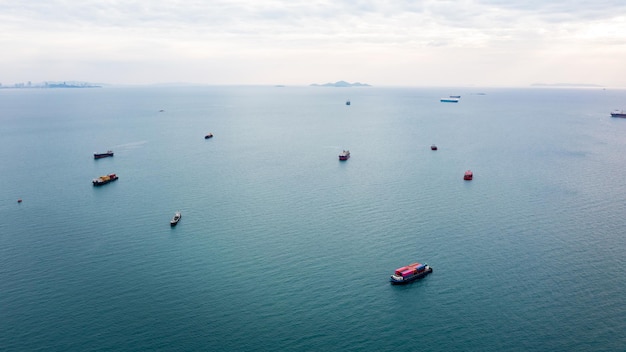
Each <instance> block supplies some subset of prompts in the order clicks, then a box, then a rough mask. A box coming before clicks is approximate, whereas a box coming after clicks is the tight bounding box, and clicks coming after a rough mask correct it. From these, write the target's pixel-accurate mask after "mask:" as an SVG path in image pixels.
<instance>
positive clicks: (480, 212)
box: [0, 87, 626, 351]
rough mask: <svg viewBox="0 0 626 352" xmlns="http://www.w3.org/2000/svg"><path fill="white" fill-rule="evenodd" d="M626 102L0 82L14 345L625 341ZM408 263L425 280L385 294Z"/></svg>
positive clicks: (546, 346)
mask: <svg viewBox="0 0 626 352" xmlns="http://www.w3.org/2000/svg"><path fill="white" fill-rule="evenodd" d="M476 93H486V94H485V95H478V94H476ZM450 94H454V95H456V94H460V95H462V98H461V101H460V102H459V103H458V104H445V103H440V102H439V98H440V97H442V96H447V95H450ZM347 99H350V100H351V103H352V104H351V105H350V106H346V105H345V101H346V100H347ZM624 107H626V91H624V90H601V89H567V90H561V89H478V88H471V89H470V88H454V89H443V88H432V89H428V88H419V89H418V88H375V87H374V88H346V89H342V88H315V87H283V88H278V87H193V88H103V89H66V90H63V89H48V90H45V89H22V90H11V89H3V90H0V124H1V125H0V171H1V176H0V214H1V215H2V219H3V220H2V221H0V350H3V351H140V350H152V351H157V350H159V351H516V350H518V351H623V350H626V334H624V332H625V331H626V320H625V319H624V317H625V316H626V298H624V297H625V296H624V294H623V292H624V291H625V290H626V269H625V268H626V265H625V264H626V263H625V259H624V258H625V256H624V252H625V251H626V237H625V236H624V231H625V230H624V229H626V217H625V216H624V214H625V213H626V182H624V175H626V156H625V155H626V154H624V152H623V151H624V150H625V149H626V138H625V136H626V119H616V118H611V117H610V116H609V112H610V111H612V110H613V109H616V108H624ZM161 109H163V110H164V111H163V112H159V110H161ZM208 132H212V133H213V134H214V135H215V137H214V138H212V139H210V140H205V139H204V135H205V134H206V133H208ZM433 143H435V144H437V145H438V147H439V150H438V151H436V152H433V151H431V150H430V145H431V144H433ZM107 149H112V150H113V151H114V152H115V156H114V157H113V158H106V159H101V160H93V156H92V155H93V153H94V152H103V151H106V150H107ZM343 149H349V150H350V151H351V154H352V157H351V158H350V160H348V161H347V162H339V161H338V158H337V155H338V154H339V153H340V152H341V150H343ZM467 169H471V170H473V172H474V180H473V181H471V182H466V181H463V179H462V177H463V173H464V172H465V170H467ZM111 172H115V173H117V174H118V175H119V177H120V178H119V180H118V181H116V182H114V183H111V184H108V185H105V186H103V187H93V186H92V185H91V179H93V178H95V177H97V176H100V175H104V174H107V173H111ZM17 199H23V202H22V203H21V204H18V203H17ZM178 210H179V211H181V212H182V214H183V217H182V220H181V222H180V223H179V225H178V226H176V227H174V228H171V227H170V225H169V220H170V219H171V217H172V216H173V215H174V212H175V211H178ZM414 261H421V262H427V263H428V264H430V265H431V266H432V267H433V268H434V272H433V274H431V275H429V276H428V277H426V278H425V279H423V280H420V281H418V282H415V283H413V284H411V285H407V286H399V287H398V286H391V285H390V284H389V282H388V277H389V275H390V274H391V273H392V272H393V270H394V269H395V268H397V267H400V266H403V265H405V264H408V263H410V262H414Z"/></svg>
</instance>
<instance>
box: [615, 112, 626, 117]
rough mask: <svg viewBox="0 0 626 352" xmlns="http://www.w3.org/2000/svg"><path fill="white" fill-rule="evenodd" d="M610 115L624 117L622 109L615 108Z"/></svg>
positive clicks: (625, 113) (624, 113)
mask: <svg viewBox="0 0 626 352" xmlns="http://www.w3.org/2000/svg"><path fill="white" fill-rule="evenodd" d="M611 117H626V112H624V110H615V111H613V112H612V113H611Z"/></svg>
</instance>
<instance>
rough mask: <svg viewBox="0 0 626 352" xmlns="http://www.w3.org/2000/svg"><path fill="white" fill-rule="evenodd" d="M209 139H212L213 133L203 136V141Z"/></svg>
mask: <svg viewBox="0 0 626 352" xmlns="http://www.w3.org/2000/svg"><path fill="white" fill-rule="evenodd" d="M209 138H213V133H211V132H209V133H208V134H207V135H205V136H204V139H209Z"/></svg>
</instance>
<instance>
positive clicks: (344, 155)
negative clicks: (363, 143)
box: [339, 150, 350, 161]
mask: <svg viewBox="0 0 626 352" xmlns="http://www.w3.org/2000/svg"><path fill="white" fill-rule="evenodd" d="M348 159H350V151H349V150H344V151H343V152H341V154H339V160H343V161H345V160H348Z"/></svg>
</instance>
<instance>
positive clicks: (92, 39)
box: [0, 0, 626, 87]
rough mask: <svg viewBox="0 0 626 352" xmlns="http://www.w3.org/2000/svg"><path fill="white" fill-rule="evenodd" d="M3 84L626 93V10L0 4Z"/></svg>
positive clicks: (404, 0) (534, 4)
mask: <svg viewBox="0 0 626 352" xmlns="http://www.w3.org/2000/svg"><path fill="white" fill-rule="evenodd" d="M0 47H1V48H2V54H1V55H0V83H5V84H8V83H11V82H22V81H28V80H31V81H33V82H35V81H43V80H84V81H90V82H108V83H131V84H134V83H139V84H141V83H154V82H168V81H175V82H181V81H185V82H190V83H206V84H303V85H304V84H309V83H313V82H327V81H336V80H340V79H343V80H348V81H361V82H368V83H371V84H374V85H379V86H380V85H407V86H427V85H436V86H443V85H451V86H454V85H476V86H526V85H529V84H532V83H536V82H545V83H557V82H558V83H594V84H600V85H605V86H614V87H626V65H625V64H624V63H623V62H624V58H626V2H624V1H623V0H619V1H618V0H615V1H609V0H600V1H593V2H589V1H573V0H571V1H566V0H557V1H543V0H542V1H539V0H525V1H521V0H459V1H445V0H424V1H413V0H394V1H392V0H376V1H373V0H371V1H370V0H360V1H359V0H356V1H346V0H332V1H330V0H306V1H304V0H285V1H283V0H233V1H226V0H212V1H202V0H195V1H194V0H188V1H171V0H170V1H166V0H150V1H148V0H145V1H143V0H139V1H137V0H136V1H132V0H126V1H118V0H109V1H106V0H99V1H98V0H82V1H69V0H46V1H43V0H29V1H23V2H18V1H9V0H0Z"/></svg>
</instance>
